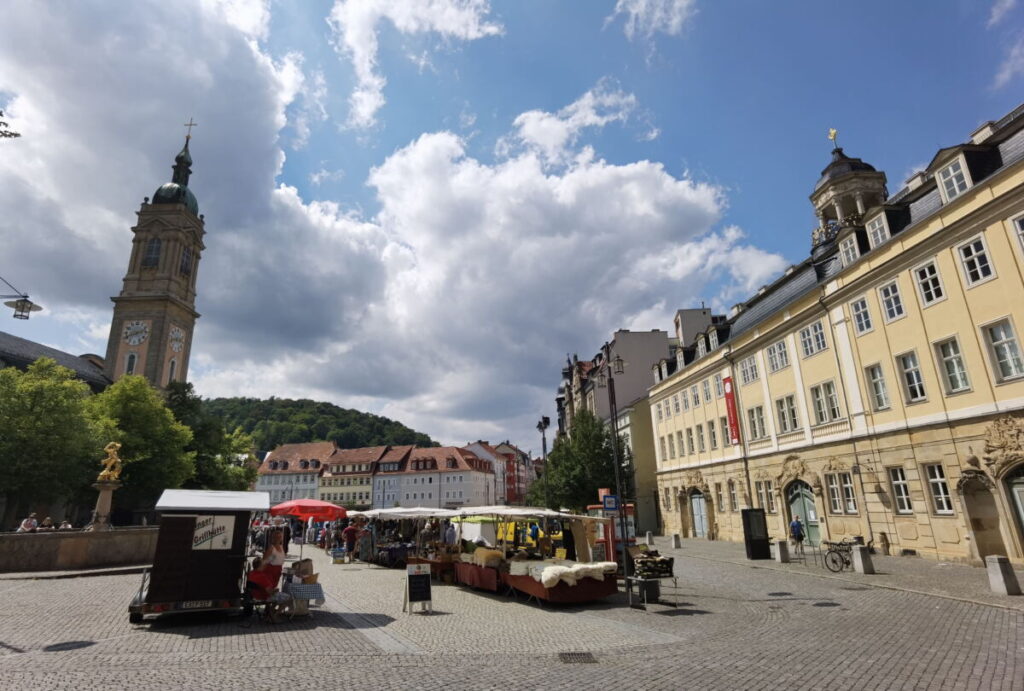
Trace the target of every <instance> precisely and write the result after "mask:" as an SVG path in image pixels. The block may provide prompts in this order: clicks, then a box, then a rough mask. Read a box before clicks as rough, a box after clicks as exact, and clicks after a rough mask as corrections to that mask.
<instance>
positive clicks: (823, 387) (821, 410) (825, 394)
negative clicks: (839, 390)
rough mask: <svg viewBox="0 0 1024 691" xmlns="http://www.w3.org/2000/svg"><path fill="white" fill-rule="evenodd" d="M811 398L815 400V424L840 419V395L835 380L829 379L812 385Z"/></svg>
mask: <svg viewBox="0 0 1024 691" xmlns="http://www.w3.org/2000/svg"><path fill="white" fill-rule="evenodd" d="M811 400H812V401H813V402H814V424H816V425H823V424H825V423H826V422H832V421H833V420H838V419H839V417H840V411H839V396H838V395H837V394H836V385H835V384H834V383H833V382H830V381H827V382H824V383H822V384H818V385H817V386H812V387H811Z"/></svg>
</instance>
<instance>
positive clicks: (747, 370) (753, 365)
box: [739, 355, 761, 386]
mask: <svg viewBox="0 0 1024 691" xmlns="http://www.w3.org/2000/svg"><path fill="white" fill-rule="evenodd" d="M739 364H740V384H741V385H743V386H746V385H747V384H753V383H754V382H756V381H757V380H758V379H760V378H761V377H760V372H758V371H757V358H755V357H754V356H753V355H751V356H750V357H746V358H743V359H742V360H740V363H739Z"/></svg>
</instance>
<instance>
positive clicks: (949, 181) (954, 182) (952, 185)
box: [939, 158, 971, 202]
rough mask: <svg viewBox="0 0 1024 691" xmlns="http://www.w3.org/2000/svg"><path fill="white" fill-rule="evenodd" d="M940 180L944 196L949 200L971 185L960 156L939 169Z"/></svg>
mask: <svg viewBox="0 0 1024 691" xmlns="http://www.w3.org/2000/svg"><path fill="white" fill-rule="evenodd" d="M939 182H940V183H941V184H940V188H941V190H942V196H943V197H944V198H945V200H946V201H947V202H951V201H953V200H954V199H956V198H957V197H959V196H960V195H961V194H963V193H964V192H966V191H967V188H968V187H970V186H971V185H970V182H969V181H968V179H967V173H966V171H964V168H963V166H962V165H961V164H960V159H959V158H958V159H956V160H955V161H953V162H952V163H950V164H949V165H948V166H946V167H945V168H943V169H942V170H940V171H939Z"/></svg>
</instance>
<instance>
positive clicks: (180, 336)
mask: <svg viewBox="0 0 1024 691" xmlns="http://www.w3.org/2000/svg"><path fill="white" fill-rule="evenodd" d="M184 347H185V332H184V331H182V330H181V327H180V326H172V327H171V350H173V351H174V352H175V353H180V352H181V349H182V348H184Z"/></svg>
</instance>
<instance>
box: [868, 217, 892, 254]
mask: <svg viewBox="0 0 1024 691" xmlns="http://www.w3.org/2000/svg"><path fill="white" fill-rule="evenodd" d="M867 231H868V240H870V241H871V248H872V249H874V248H875V247H878V246H879V245H881V244H882V243H884V242H885V241H886V240H888V239H889V229H888V228H887V227H886V226H885V214H879V215H877V216H875V217H874V218H873V219H871V220H870V221H869V222H868V225H867Z"/></svg>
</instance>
